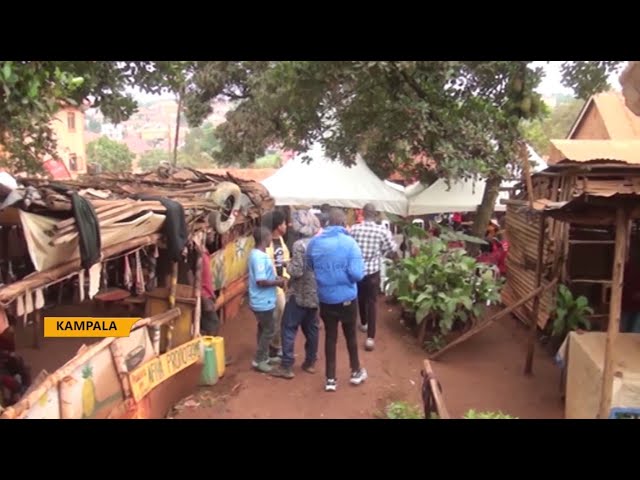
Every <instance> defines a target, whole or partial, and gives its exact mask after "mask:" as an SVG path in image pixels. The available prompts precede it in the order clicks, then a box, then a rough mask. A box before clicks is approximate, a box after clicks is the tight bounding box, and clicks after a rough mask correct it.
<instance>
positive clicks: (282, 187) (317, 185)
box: [262, 145, 408, 216]
mask: <svg viewBox="0 0 640 480" xmlns="http://www.w3.org/2000/svg"><path fill="white" fill-rule="evenodd" d="M305 156H308V157H310V158H311V162H308V163H307V162H305V160H304V158H303V157H305ZM262 184H263V185H264V186H265V187H266V188H267V190H269V193H270V195H271V196H272V197H273V198H274V199H275V201H276V205H308V206H311V205H321V204H323V203H328V204H330V205H332V206H334V207H343V208H362V207H364V205H365V204H366V203H373V204H374V205H375V207H376V208H377V209H378V210H379V211H381V212H385V213H393V214H396V215H403V216H404V215H406V212H407V203H408V202H407V199H406V197H405V195H404V194H403V193H402V192H400V191H398V190H396V189H394V188H393V187H390V186H389V185H387V184H385V183H384V181H382V180H380V179H379V178H378V177H377V176H376V175H375V174H374V173H373V172H372V171H371V170H370V169H369V167H368V166H367V165H366V163H365V162H364V160H363V159H362V158H361V157H360V156H358V157H357V158H356V163H355V165H353V166H351V167H346V166H344V165H343V164H342V163H340V162H338V161H332V160H331V159H329V158H327V157H326V156H325V155H324V152H323V150H322V147H320V146H319V145H316V146H314V147H313V148H312V149H311V150H310V151H309V152H307V153H306V154H301V155H298V156H296V157H295V158H294V159H292V160H290V161H288V162H287V163H286V164H285V165H284V166H283V167H282V168H280V169H279V170H278V171H277V172H276V173H275V174H274V175H272V176H271V177H269V178H267V179H266V180H264V181H263V182H262Z"/></svg>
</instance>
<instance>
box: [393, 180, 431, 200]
mask: <svg viewBox="0 0 640 480" xmlns="http://www.w3.org/2000/svg"><path fill="white" fill-rule="evenodd" d="M384 183H385V184H387V185H389V186H390V187H391V188H393V189H394V190H397V191H399V192H402V193H404V195H405V196H406V197H412V196H413V195H417V194H418V193H420V192H421V191H423V190H424V189H425V188H427V187H426V186H425V185H423V184H421V183H420V182H416V183H412V184H411V185H407V186H406V187H403V186H402V185H400V184H399V183H395V182H392V181H390V180H385V181H384Z"/></svg>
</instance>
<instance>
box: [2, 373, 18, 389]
mask: <svg viewBox="0 0 640 480" xmlns="http://www.w3.org/2000/svg"><path fill="white" fill-rule="evenodd" d="M0 383H2V385H3V386H4V387H5V388H8V389H9V390H11V391H12V392H17V391H18V390H19V389H20V384H19V383H18V381H17V380H16V379H15V378H14V377H12V376H10V375H3V376H2V377H0Z"/></svg>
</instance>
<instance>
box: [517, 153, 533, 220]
mask: <svg viewBox="0 0 640 480" xmlns="http://www.w3.org/2000/svg"><path fill="white" fill-rule="evenodd" d="M520 149H521V150H520V155H521V159H522V170H523V171H524V178H525V182H526V185H527V194H528V195H527V196H528V197H529V207H531V208H533V202H534V200H535V198H533V180H532V179H531V164H530V163H529V150H528V149H527V147H526V145H525V144H524V143H522V144H521V145H520Z"/></svg>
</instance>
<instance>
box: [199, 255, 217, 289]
mask: <svg viewBox="0 0 640 480" xmlns="http://www.w3.org/2000/svg"><path fill="white" fill-rule="evenodd" d="M200 295H201V296H202V298H209V299H212V300H213V298H214V295H215V294H214V293H213V275H212V274H211V255H209V252H207V251H204V252H202V289H201V292H200Z"/></svg>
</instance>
